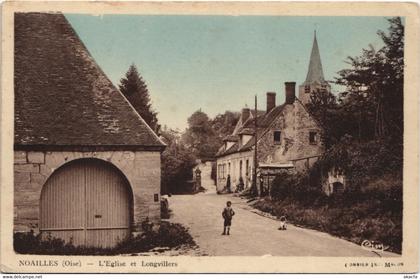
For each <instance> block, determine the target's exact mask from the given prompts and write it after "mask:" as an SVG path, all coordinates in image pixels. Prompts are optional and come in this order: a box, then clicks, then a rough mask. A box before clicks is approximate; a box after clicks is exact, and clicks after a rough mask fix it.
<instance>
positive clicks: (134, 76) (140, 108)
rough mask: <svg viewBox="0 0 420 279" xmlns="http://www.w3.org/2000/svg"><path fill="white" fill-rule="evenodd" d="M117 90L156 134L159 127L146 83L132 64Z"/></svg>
mask: <svg viewBox="0 0 420 279" xmlns="http://www.w3.org/2000/svg"><path fill="white" fill-rule="evenodd" d="M119 89H120V91H121V93H123V94H124V96H125V97H126V98H127V99H128V101H129V102H130V103H131V105H132V106H133V107H134V109H135V110H136V111H137V112H138V113H139V114H140V116H141V117H142V118H143V119H144V121H146V123H147V124H148V125H149V126H150V128H152V129H153V131H155V132H156V133H158V132H159V129H160V126H159V125H158V120H157V113H156V112H155V111H154V110H153V108H152V104H151V101H150V95H149V90H148V89H147V85H146V82H145V81H144V80H143V78H142V77H141V75H140V74H139V72H138V70H137V67H136V66H135V65H134V64H131V65H130V67H129V68H128V71H127V73H126V74H125V77H124V78H122V79H121V80H120V85H119Z"/></svg>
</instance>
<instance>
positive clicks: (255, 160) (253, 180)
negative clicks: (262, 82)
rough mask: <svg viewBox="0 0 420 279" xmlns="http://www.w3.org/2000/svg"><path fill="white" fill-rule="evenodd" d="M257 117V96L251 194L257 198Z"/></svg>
mask: <svg viewBox="0 0 420 279" xmlns="http://www.w3.org/2000/svg"><path fill="white" fill-rule="evenodd" d="M257 117H258V110H257V95H255V118H254V171H253V175H252V176H253V179H252V189H251V193H252V194H253V195H255V196H257V195H258V189H257V168H258V157H257V154H258V153H257V140H258V139H257V137H258V135H257Z"/></svg>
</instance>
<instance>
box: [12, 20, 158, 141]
mask: <svg viewBox="0 0 420 279" xmlns="http://www.w3.org/2000/svg"><path fill="white" fill-rule="evenodd" d="M14 54H15V56H14V66H15V73H14V86H15V87H14V88H15V90H14V91H15V92H14V93H15V146H33V145H36V146H127V145H130V146H142V147H153V148H158V149H162V148H163V147H164V146H165V145H164V143H163V142H162V141H161V140H160V139H159V138H158V137H157V135H156V134H155V133H154V132H153V131H152V130H151V129H150V127H149V126H148V125H147V124H146V122H145V121H144V120H143V119H142V118H141V117H140V115H139V114H138V113H137V112H136V111H135V110H134V109H133V107H132V106H131V105H130V104H129V103H128V101H127V100H126V98H125V97H124V96H123V95H122V94H121V93H120V92H119V91H118V90H117V89H116V88H115V86H114V85H113V84H112V83H111V81H110V80H109V79H108V78H107V76H106V75H105V74H104V73H103V72H102V70H101V69H100V68H99V66H98V65H97V64H96V62H95V61H94V59H93V58H92V56H91V55H90V53H89V51H88V50H87V49H86V47H85V46H84V45H83V43H82V42H81V40H80V39H79V37H78V36H77V34H76V33H75V31H74V30H73V28H72V27H71V26H70V24H69V22H68V21H67V20H66V18H65V17H64V15H62V14H59V13H15V51H14Z"/></svg>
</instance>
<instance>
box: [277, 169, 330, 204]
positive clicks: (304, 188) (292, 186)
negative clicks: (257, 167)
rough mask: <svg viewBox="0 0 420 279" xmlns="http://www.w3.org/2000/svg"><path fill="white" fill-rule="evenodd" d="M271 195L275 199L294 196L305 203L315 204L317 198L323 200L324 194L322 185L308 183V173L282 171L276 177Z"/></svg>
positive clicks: (294, 198) (293, 197)
mask: <svg viewBox="0 0 420 279" xmlns="http://www.w3.org/2000/svg"><path fill="white" fill-rule="evenodd" d="M317 186H318V185H317ZM270 196H271V197H272V199H274V200H283V199H286V198H292V199H293V200H295V201H297V202H301V203H303V204H313V202H314V201H315V200H317V201H319V200H321V199H322V198H323V197H324V194H323V193H322V191H321V189H320V187H314V186H312V185H310V184H309V183H308V174H306V173H296V174H291V173H287V172H282V173H280V174H278V175H277V176H276V177H275V178H274V180H273V183H272V186H271V189H270Z"/></svg>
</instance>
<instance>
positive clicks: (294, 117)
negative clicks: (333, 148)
mask: <svg viewBox="0 0 420 279" xmlns="http://www.w3.org/2000/svg"><path fill="white" fill-rule="evenodd" d="M275 131H280V132H281V141H280V143H275V142H274V140H273V138H274V132H275ZM310 132H315V133H316V134H317V141H316V142H315V143H310V141H309V133H310ZM321 132H322V130H321V128H320V127H319V126H318V125H317V123H316V122H315V121H314V119H313V118H312V117H311V116H310V115H309V113H308V112H307V111H306V109H305V108H304V107H303V105H302V104H301V103H300V102H298V101H295V102H294V104H293V105H286V106H285V108H284V109H283V111H282V113H281V115H280V116H278V117H277V119H275V120H274V121H273V123H272V124H271V127H270V129H269V130H268V131H267V132H266V133H265V134H264V135H263V136H262V138H261V139H260V140H259V141H258V162H259V163H289V162H293V163H294V165H295V168H296V169H297V170H299V171H303V170H305V169H306V168H307V167H309V166H311V165H312V164H313V163H314V162H315V161H316V160H317V158H310V157H312V156H318V155H320V154H322V153H323V151H324V147H323V144H322V141H321ZM308 161H309V164H308Z"/></svg>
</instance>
